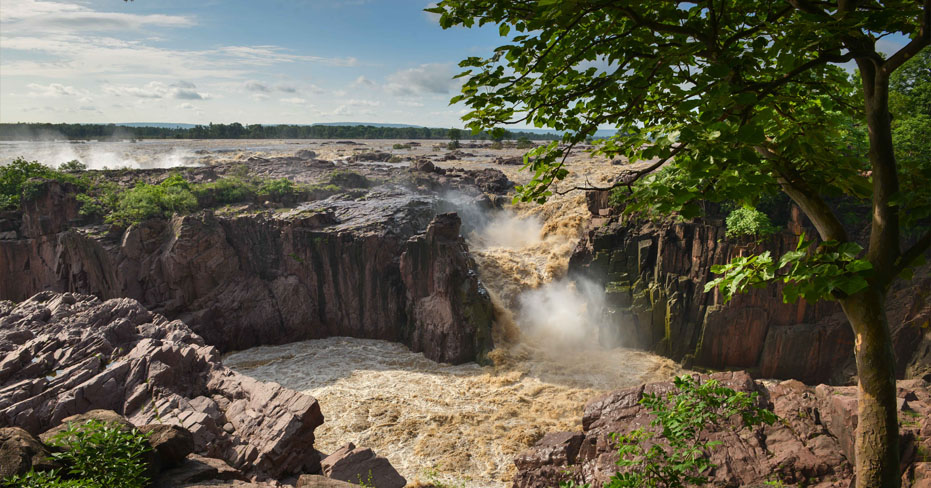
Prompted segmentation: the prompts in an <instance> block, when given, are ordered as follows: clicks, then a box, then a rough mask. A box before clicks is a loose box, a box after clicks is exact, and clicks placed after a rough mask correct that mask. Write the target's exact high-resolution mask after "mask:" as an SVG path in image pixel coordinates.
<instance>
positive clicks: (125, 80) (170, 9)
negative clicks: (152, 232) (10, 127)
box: [0, 0, 502, 127]
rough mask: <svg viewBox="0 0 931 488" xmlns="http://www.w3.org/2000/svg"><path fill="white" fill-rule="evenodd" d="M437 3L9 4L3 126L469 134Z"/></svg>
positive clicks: (481, 40) (482, 45) (488, 33)
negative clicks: (424, 129)
mask: <svg viewBox="0 0 931 488" xmlns="http://www.w3.org/2000/svg"><path fill="white" fill-rule="evenodd" d="M427 6H428V2H427V0H262V1H256V0H232V1H226V0H224V1H216V0H193V1H192V0H184V1H180V0H134V1H130V2H123V1H119V0H106V1H103V0H87V1H69V0H0V121H2V122H85V123H109V122H117V123H119V122H179V123H201V124H205V123H209V122H216V123H231V122H241V123H243V124H255V123H260V124H282V123H291V124H311V123H320V122H349V121H353V122H356V121H367V122H381V123H405V124H415V125H426V126H431V127H450V126H459V127H461V126H462V125H463V124H462V121H461V120H459V118H460V117H461V115H462V114H463V113H465V110H464V108H465V107H464V106H462V105H458V106H450V105H449V99H450V98H451V97H452V96H453V95H455V94H457V93H458V91H459V86H460V85H459V81H458V80H453V79H452V76H453V75H454V74H456V73H458V72H459V71H461V69H460V68H459V67H458V66H457V63H458V62H459V60H461V59H463V58H465V57H467V56H475V55H481V54H486V53H489V52H491V51H492V49H493V48H494V47H495V46H497V45H499V44H501V41H502V39H501V38H499V37H498V32H497V29H496V28H494V27H489V28H484V29H479V28H473V29H463V28H454V29H449V30H445V31H444V30H443V29H441V28H440V27H439V24H438V23H437V17H436V16H434V15H432V14H428V13H426V12H424V11H423V9H424V8H426V7H427Z"/></svg>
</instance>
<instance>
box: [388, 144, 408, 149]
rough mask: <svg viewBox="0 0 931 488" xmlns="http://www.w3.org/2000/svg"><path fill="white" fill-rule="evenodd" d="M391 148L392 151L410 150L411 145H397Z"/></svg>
mask: <svg viewBox="0 0 931 488" xmlns="http://www.w3.org/2000/svg"><path fill="white" fill-rule="evenodd" d="M391 148H392V149H410V148H411V145H410V144H395V145H393V146H391Z"/></svg>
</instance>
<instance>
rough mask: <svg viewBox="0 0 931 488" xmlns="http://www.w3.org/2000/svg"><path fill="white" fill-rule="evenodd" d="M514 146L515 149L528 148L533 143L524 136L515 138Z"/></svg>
mask: <svg viewBox="0 0 931 488" xmlns="http://www.w3.org/2000/svg"><path fill="white" fill-rule="evenodd" d="M514 147H516V148H517V149H530V148H532V147H533V143H532V142H530V139H527V138H526V137H521V138H520V139H518V140H517V144H516V145H515V146H514Z"/></svg>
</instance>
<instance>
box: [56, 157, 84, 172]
mask: <svg viewBox="0 0 931 488" xmlns="http://www.w3.org/2000/svg"><path fill="white" fill-rule="evenodd" d="M86 170H87V165H86V164H84V163H82V162H80V161H78V160H77V159H72V160H71V161H68V162H67V163H61V164H60V165H58V171H64V172H66V173H77V172H79V171H86Z"/></svg>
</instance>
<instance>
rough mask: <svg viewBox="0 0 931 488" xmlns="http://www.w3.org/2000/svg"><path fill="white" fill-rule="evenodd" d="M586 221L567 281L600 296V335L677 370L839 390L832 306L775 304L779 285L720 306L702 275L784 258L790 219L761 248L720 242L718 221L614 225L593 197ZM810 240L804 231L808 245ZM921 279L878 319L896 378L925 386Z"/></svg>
mask: <svg viewBox="0 0 931 488" xmlns="http://www.w3.org/2000/svg"><path fill="white" fill-rule="evenodd" d="M588 204H589V210H590V211H591V212H592V213H593V214H594V215H595V216H596V217H595V218H594V219H593V221H592V225H591V228H590V230H589V232H588V234H587V236H586V237H583V239H582V241H581V242H580V244H579V246H578V248H577V249H576V251H575V253H574V254H573V257H572V260H571V261H570V270H569V271H570V273H571V274H576V275H581V276H586V277H588V278H590V279H592V280H594V281H595V282H596V283H598V284H599V285H601V286H604V288H605V293H606V294H607V296H608V300H607V301H608V304H609V311H608V316H609V317H610V318H609V321H608V324H607V325H606V328H607V329H609V330H608V331H607V332H606V333H608V334H615V335H618V336H620V337H619V340H620V342H621V343H623V344H625V345H627V346H630V347H639V348H647V349H651V350H654V351H656V352H658V353H660V354H663V355H666V356H669V357H672V358H674V359H676V360H683V362H684V364H685V365H686V366H690V367H691V366H699V367H707V368H714V369H729V368H740V369H747V370H750V371H752V372H753V373H754V374H755V375H758V376H760V377H764V378H782V379H787V378H794V379H798V380H801V381H804V382H806V383H809V384H813V383H822V382H830V383H835V384H843V383H847V382H849V379H850V377H851V375H852V374H854V357H853V334H852V332H851V330H850V326H849V325H848V323H847V320H846V318H845V317H844V315H843V313H842V311H841V310H840V307H839V306H838V305H837V304H836V303H835V302H820V303H816V304H810V303H806V302H805V301H804V300H801V299H800V300H799V301H797V302H796V303H783V300H782V284H781V283H777V284H775V285H772V286H769V287H767V288H764V289H753V290H752V291H750V292H748V293H746V294H741V295H737V296H735V297H734V298H733V299H732V300H731V301H730V302H729V303H727V304H724V303H723V299H722V297H721V295H720V293H719V292H717V291H716V290H715V291H713V292H710V293H704V291H703V290H704V286H705V283H706V282H708V281H709V280H711V279H713V278H714V276H713V275H712V273H711V266H712V265H714V264H723V263H725V262H728V261H730V260H731V259H732V258H733V257H735V256H739V255H742V254H746V253H748V252H758V251H761V250H763V249H766V250H770V251H771V252H772V254H773V255H774V256H779V255H781V254H782V253H784V252H786V251H788V250H794V249H795V246H796V244H797V242H798V234H800V233H801V232H802V230H803V228H804V223H803V222H802V218H801V217H800V216H799V214H798V212H797V211H794V210H793V212H792V215H791V217H790V219H789V224H788V230H787V231H784V232H780V233H777V234H776V235H774V236H772V237H771V238H769V239H767V242H766V244H765V246H761V245H758V244H755V243H753V242H747V241H739V240H736V239H729V238H727V237H726V236H725V231H726V228H725V225H724V220H723V218H717V219H715V218H708V219H703V220H702V219H699V220H695V221H691V222H678V221H673V220H665V221H660V222H654V221H649V220H640V219H637V218H631V217H625V216H621V215H617V214H616V212H614V211H612V210H611V209H610V207H609V205H608V196H607V193H606V192H593V193H591V194H590V195H589V198H588ZM812 234H813V231H811V230H809V231H808V235H812ZM929 290H931V273H929V269H928V267H927V266H926V267H924V268H922V269H920V270H918V272H917V273H916V275H915V277H914V278H913V279H912V280H911V281H900V282H899V284H898V287H897V288H895V289H893V290H891V291H890V293H889V296H888V302H887V314H888V317H889V324H890V327H891V329H892V334H893V340H894V344H895V349H896V350H895V352H896V360H897V372H898V375H899V377H922V376H925V377H931V376H929V375H931V366H929V365H931V328H929V327H928V324H929V320H931V293H929Z"/></svg>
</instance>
